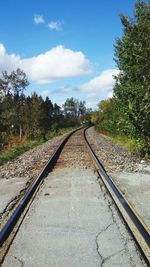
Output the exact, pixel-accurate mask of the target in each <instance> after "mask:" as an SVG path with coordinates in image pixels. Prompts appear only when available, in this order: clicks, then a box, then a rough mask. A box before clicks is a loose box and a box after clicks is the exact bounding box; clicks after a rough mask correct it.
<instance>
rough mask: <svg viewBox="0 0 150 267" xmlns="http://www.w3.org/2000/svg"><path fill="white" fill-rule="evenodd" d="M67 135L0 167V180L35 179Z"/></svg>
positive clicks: (56, 138)
mask: <svg viewBox="0 0 150 267" xmlns="http://www.w3.org/2000/svg"><path fill="white" fill-rule="evenodd" d="M67 134H68V133H66V134H64V135H62V136H59V137H55V138H53V139H51V140H49V141H47V142H45V143H43V144H42V145H39V146H37V147H35V148H33V149H31V150H29V151H27V152H25V153H23V154H22V155H20V156H18V157H17V158H15V159H13V160H11V161H8V162H7V163H5V164H4V165H2V166H0V179H10V178H16V177H20V178H26V179H30V178H34V177H36V176H37V174H38V173H39V172H40V170H41V169H42V168H43V166H44V164H45V163H46V161H47V160H48V159H49V157H50V156H51V155H52V153H53V151H54V149H55V148H56V147H57V146H58V144H59V143H60V142H61V141H62V140H63V139H64V137H65V136H66V135H67Z"/></svg>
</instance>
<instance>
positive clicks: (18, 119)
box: [0, 69, 29, 138]
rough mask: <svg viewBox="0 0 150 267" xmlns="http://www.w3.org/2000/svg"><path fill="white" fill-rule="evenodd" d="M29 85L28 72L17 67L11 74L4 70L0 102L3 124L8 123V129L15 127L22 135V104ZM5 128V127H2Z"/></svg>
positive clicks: (14, 129)
mask: <svg viewBox="0 0 150 267" xmlns="http://www.w3.org/2000/svg"><path fill="white" fill-rule="evenodd" d="M28 85H29V82H28V79H27V76H26V74H25V73H24V72H23V71H22V70H20V69H17V70H16V71H12V72H11V73H10V74H8V73H7V71H3V72H2V74H1V77H0V102H1V105H2V113H1V124H3V125H5V126H6V125H7V131H8V132H9V131H10V130H12V129H13V131H16V133H18V132H20V138H21V136H22V127H23V125H22V124H23V114H22V106H23V104H24V100H25V96H24V94H23V92H24V90H25V88H26V87H27V86H28ZM2 129H4V127H2Z"/></svg>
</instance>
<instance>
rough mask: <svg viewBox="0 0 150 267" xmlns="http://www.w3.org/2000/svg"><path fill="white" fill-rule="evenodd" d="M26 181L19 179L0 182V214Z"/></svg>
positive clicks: (25, 179)
mask: <svg viewBox="0 0 150 267" xmlns="http://www.w3.org/2000/svg"><path fill="white" fill-rule="evenodd" d="M27 180H28V179H27V178H23V179H22V178H20V177H16V178H12V179H1V180H0V213H2V212H3V211H4V210H5V208H6V206H7V205H8V203H10V202H11V201H12V200H13V199H14V198H15V197H16V196H17V195H18V194H19V192H20V191H21V190H22V189H23V188H24V187H25V185H26V182H27Z"/></svg>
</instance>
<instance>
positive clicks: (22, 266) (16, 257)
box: [13, 256, 24, 267]
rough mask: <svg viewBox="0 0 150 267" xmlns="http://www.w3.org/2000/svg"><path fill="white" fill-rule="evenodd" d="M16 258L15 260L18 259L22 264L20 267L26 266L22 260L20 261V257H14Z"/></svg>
mask: <svg viewBox="0 0 150 267" xmlns="http://www.w3.org/2000/svg"><path fill="white" fill-rule="evenodd" d="M13 257H14V259H16V260H17V261H19V262H20V264H21V265H20V267H23V266H24V262H23V261H22V260H20V259H19V258H18V257H16V256H13Z"/></svg>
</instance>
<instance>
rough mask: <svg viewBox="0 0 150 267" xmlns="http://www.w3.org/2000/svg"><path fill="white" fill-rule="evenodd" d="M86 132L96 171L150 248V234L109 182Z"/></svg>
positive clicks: (109, 179)
mask: <svg viewBox="0 0 150 267" xmlns="http://www.w3.org/2000/svg"><path fill="white" fill-rule="evenodd" d="M86 130H87V128H86V129H85V130H84V138H85V143H86V146H87V148H88V150H89V152H90V155H91V156H92V158H93V160H94V162H95V163H96V165H97V167H98V169H99V170H100V173H101V174H102V175H103V176H104V178H105V179H106V181H107V182H108V184H109V186H110V187H111V189H112V190H113V192H114V194H115V196H116V197H117V199H118V200H119V202H120V204H121V205H122V206H123V208H124V210H125V211H126V213H127V214H128V216H129V217H130V219H131V220H132V222H133V224H134V225H135V226H136V228H137V230H138V231H139V232H140V234H141V236H142V237H143V238H144V240H145V242H146V244H147V245H148V247H150V234H149V232H148V230H147V229H146V228H145V227H144V225H143V224H142V222H141V221H140V220H139V218H138V216H137V215H136V214H135V213H134V212H133V210H132V208H131V207H130V205H129V204H128V203H127V201H126V199H125V198H124V196H123V194H122V193H121V192H120V190H118V188H117V187H116V185H115V184H114V183H113V181H112V180H111V178H110V177H109V176H108V174H107V172H106V170H105V168H104V167H103V165H102V164H101V163H100V161H99V159H98V158H97V156H96V155H95V153H94V151H93V149H92V148H91V146H90V144H89V142H88V140H87V137H86V134H85V132H86ZM105 186H106V185H105ZM106 187H107V186H106ZM107 189H108V188H107ZM108 191H109V190H108Z"/></svg>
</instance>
